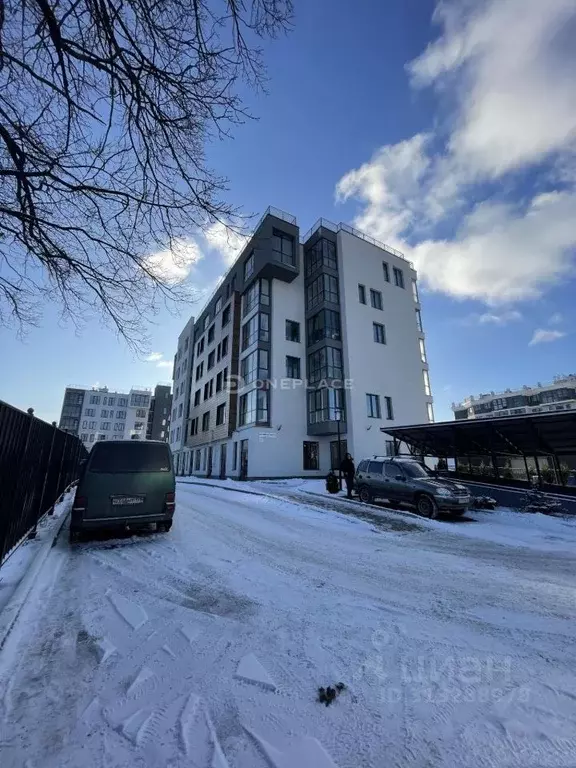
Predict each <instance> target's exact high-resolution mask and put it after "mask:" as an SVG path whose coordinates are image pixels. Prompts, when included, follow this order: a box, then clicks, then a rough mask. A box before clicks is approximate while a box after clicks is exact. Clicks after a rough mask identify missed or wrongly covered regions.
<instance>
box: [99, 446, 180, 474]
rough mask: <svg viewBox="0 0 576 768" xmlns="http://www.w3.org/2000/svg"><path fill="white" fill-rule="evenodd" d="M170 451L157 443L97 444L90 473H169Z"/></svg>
mask: <svg viewBox="0 0 576 768" xmlns="http://www.w3.org/2000/svg"><path fill="white" fill-rule="evenodd" d="M169 451H170V449H169V448H168V446H167V445H157V444H155V443H133V442H126V443H122V442H119V443H106V444H105V445H104V444H103V443H97V444H96V445H95V446H94V448H93V449H92V456H91V459H90V463H89V466H88V471H89V472H106V473H110V474H120V473H122V472H169V471H170V453H169Z"/></svg>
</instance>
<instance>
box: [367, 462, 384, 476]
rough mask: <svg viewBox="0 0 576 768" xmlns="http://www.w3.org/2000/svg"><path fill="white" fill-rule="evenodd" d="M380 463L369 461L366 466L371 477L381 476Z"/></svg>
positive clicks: (381, 463)
mask: <svg viewBox="0 0 576 768" xmlns="http://www.w3.org/2000/svg"><path fill="white" fill-rule="evenodd" d="M382 465H383V462H382V461H371V462H370V463H369V464H368V472H370V474H372V475H381V474H382Z"/></svg>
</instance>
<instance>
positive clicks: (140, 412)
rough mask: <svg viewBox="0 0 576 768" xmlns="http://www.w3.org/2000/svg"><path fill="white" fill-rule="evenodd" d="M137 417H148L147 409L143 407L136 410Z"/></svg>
mask: <svg viewBox="0 0 576 768" xmlns="http://www.w3.org/2000/svg"><path fill="white" fill-rule="evenodd" d="M136 418H137V419H145V418H146V411H145V410H144V409H143V408H138V410H137V411H136Z"/></svg>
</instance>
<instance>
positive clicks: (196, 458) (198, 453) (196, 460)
mask: <svg viewBox="0 0 576 768" xmlns="http://www.w3.org/2000/svg"><path fill="white" fill-rule="evenodd" d="M201 459H202V451H201V450H197V451H196V454H195V455H194V471H195V472H199V471H200V461H201Z"/></svg>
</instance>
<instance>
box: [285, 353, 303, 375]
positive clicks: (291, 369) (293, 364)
mask: <svg viewBox="0 0 576 768" xmlns="http://www.w3.org/2000/svg"><path fill="white" fill-rule="evenodd" d="M286 378H287V379H299V378H300V358H299V357H290V355H287V356H286Z"/></svg>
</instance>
